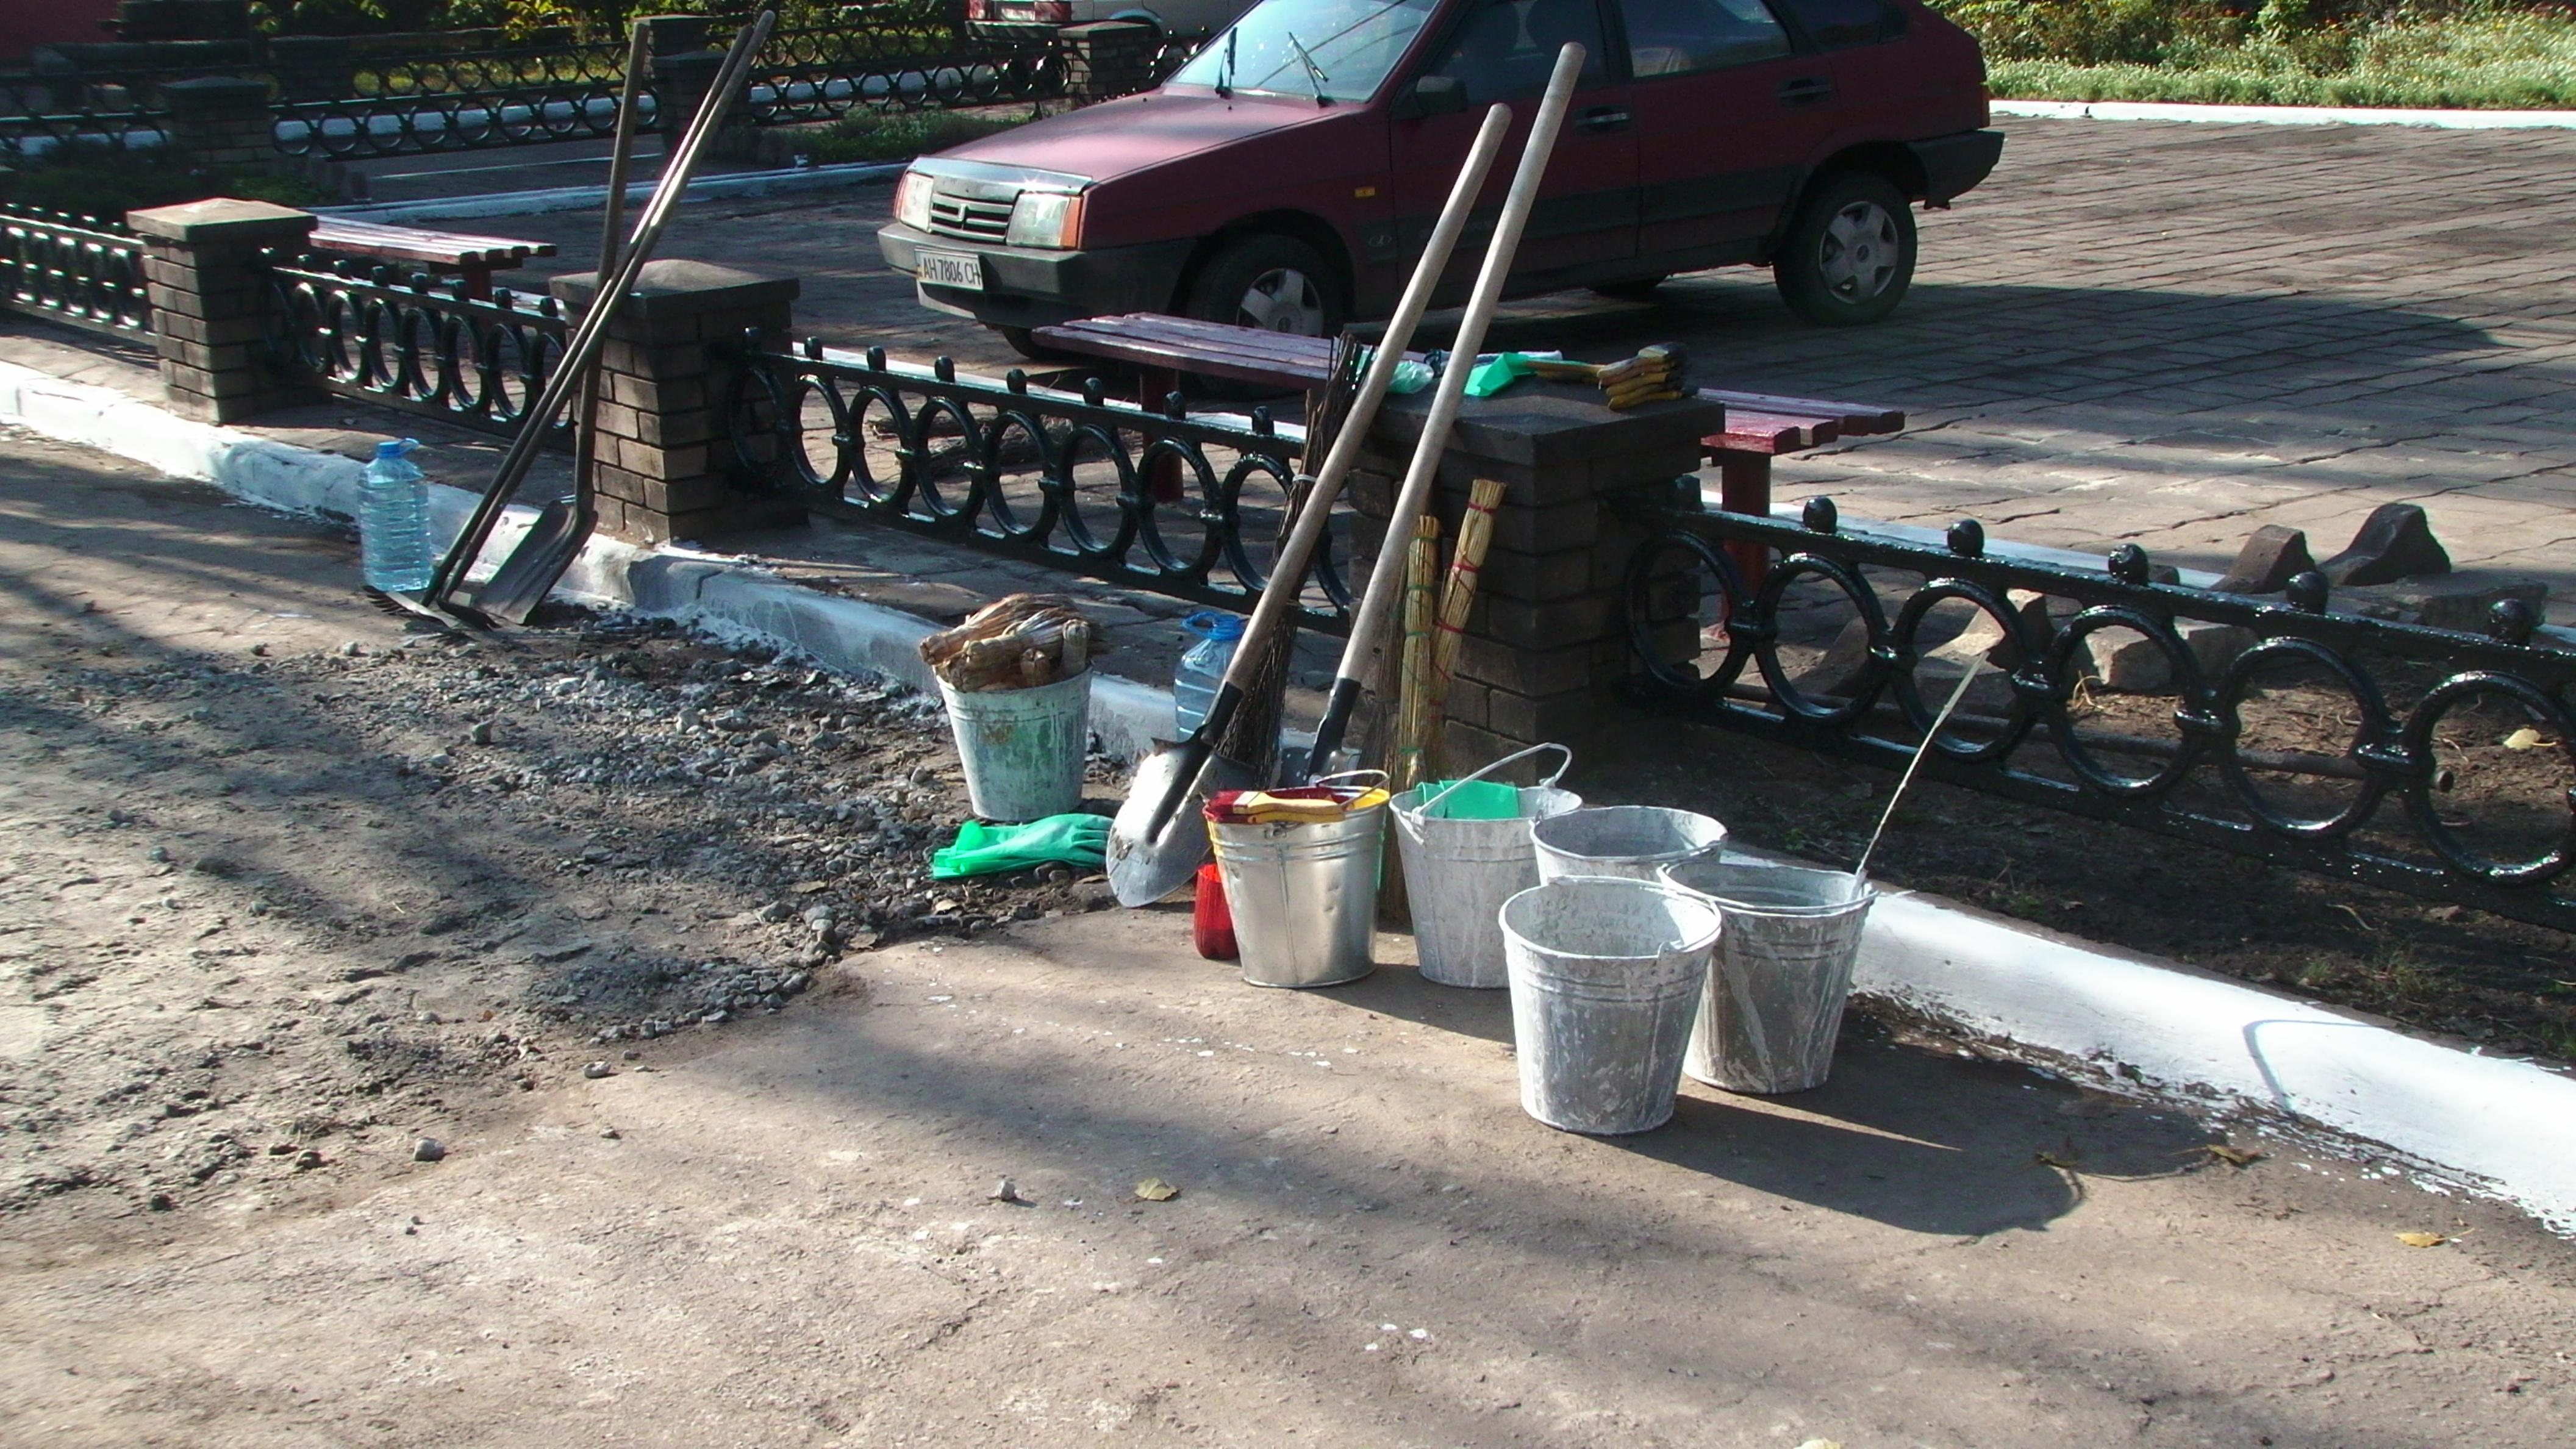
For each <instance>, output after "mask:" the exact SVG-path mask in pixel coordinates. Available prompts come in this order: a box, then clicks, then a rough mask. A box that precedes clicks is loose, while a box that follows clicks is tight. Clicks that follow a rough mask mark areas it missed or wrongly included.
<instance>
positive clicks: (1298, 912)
mask: <svg viewBox="0 0 2576 1449" xmlns="http://www.w3.org/2000/svg"><path fill="white" fill-rule="evenodd" d="M1385 837H1386V807H1385V806H1384V805H1372V806H1370V807H1369V808H1367V809H1366V810H1355V811H1353V812H1351V813H1350V814H1349V815H1346V816H1344V817H1342V819H1340V820H1338V821H1336V822H1334V823H1333V824H1330V825H1302V824H1287V823H1281V824H1272V825H1221V824H1217V823H1215V822H1213V821H1211V822H1210V823H1209V825H1208V839H1209V840H1210V842H1211V843H1212V844H1213V845H1214V847H1215V849H1216V863H1217V871H1218V873H1219V874H1220V875H1222V876H1223V877H1224V879H1225V903H1226V909H1227V910H1229V911H1231V912H1232V913H1233V915H1234V944H1235V949H1236V950H1237V951H1238V952H1240V953H1241V959H1242V962H1243V979H1244V981H1245V982H1247V983H1248V984H1250V985H1253V986H1290V987H1307V986H1339V985H1341V984H1342V983H1343V982H1345V981H1357V980H1359V979H1360V978H1361V977H1363V976H1366V975H1367V974H1369V972H1370V971H1371V970H1372V969H1374V966H1375V962H1374V960H1373V959H1372V957H1371V953H1370V947H1371V946H1372V945H1374V944H1375V937H1376V929H1377V881H1378V852H1379V851H1380V850H1381V849H1382V848H1384V844H1385Z"/></svg>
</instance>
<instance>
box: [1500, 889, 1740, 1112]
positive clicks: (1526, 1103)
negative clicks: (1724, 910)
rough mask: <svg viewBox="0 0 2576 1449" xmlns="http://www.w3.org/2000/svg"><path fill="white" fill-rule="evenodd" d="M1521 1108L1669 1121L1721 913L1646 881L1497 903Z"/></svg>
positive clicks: (1530, 893) (1527, 894) (1535, 892)
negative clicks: (1508, 980)
mask: <svg viewBox="0 0 2576 1449" xmlns="http://www.w3.org/2000/svg"><path fill="white" fill-rule="evenodd" d="M1502 927H1503V950H1504V956H1505V959H1506V960H1508V961H1509V962H1510V964H1511V981H1512V1040H1513V1042H1514V1044H1515V1045H1516V1047H1517V1049H1518V1054H1519V1057H1520V1069H1521V1110H1523V1111H1525V1112H1527V1113H1529V1114H1530V1115H1531V1116H1533V1117H1536V1118H1537V1119H1538V1120H1540V1121H1541V1122H1544V1123H1546V1124H1547V1125H1549V1126H1550V1127H1558V1128H1563V1129H1564V1130H1566V1131H1568V1132H1589V1133H1594V1134H1599V1135H1610V1134H1615V1133H1623V1132H1644V1131H1648V1130H1650V1129H1652V1128H1656V1127H1660V1126H1662V1125H1663V1124H1664V1123H1665V1122H1666V1121H1667V1120H1669V1119H1670V1118H1671V1117H1672V1115H1673V1097H1674V1094H1675V1093H1676V1092H1677V1091H1679V1090H1680V1087H1681V1080H1682V1047H1683V1043H1684V1042H1685V1040H1686V1039H1687V1038H1688V1037H1689V1035H1690V1025H1691V1018H1692V1017H1693V1016H1695V1015H1697V1014H1698V1012H1699V997H1700V989H1701V984H1702V983H1703V982H1704V981H1705V980H1706V979H1707V976H1708V958H1709V952H1710V950H1711V949H1712V948H1713V947H1714V946H1715V945H1716V944H1717V935H1718V914H1717V908H1716V907H1714V906H1712V905H1710V904H1709V903H1708V902H1706V901H1704V900H1701V899H1699V898H1697V897H1695V896H1691V895H1689V894H1686V893H1684V892H1682V891H1677V890H1673V889H1671V888H1670V887H1668V886H1663V885H1658V884H1656V883H1654V882H1651V881H1639V880H1630V879H1626V878H1608V877H1597V876H1569V877H1566V878H1564V879H1560V880H1553V881H1549V882H1548V883H1546V884H1545V885H1539V886H1533V887H1531V888H1530V889H1528V890H1525V891H1522V892H1521V893H1520V894H1519V895H1516V896H1514V897H1512V898H1511V899H1510V900H1508V901H1506V902H1504V903H1503V909H1502Z"/></svg>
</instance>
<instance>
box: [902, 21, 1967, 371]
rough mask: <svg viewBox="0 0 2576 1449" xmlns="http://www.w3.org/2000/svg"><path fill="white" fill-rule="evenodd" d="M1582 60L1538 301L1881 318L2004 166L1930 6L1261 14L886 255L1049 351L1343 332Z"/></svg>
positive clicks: (1012, 165)
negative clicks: (1762, 285)
mask: <svg viewBox="0 0 2576 1449" xmlns="http://www.w3.org/2000/svg"><path fill="white" fill-rule="evenodd" d="M1569 40H1576V41H1581V42H1582V43H1583V45H1584V46H1585V48H1586V50H1587V51H1588V52H1589V56H1590V59H1589V62H1588V64H1587V67H1586V72H1585V77H1586V78H1585V84H1584V87H1583V89H1582V91H1581V92H1580V93H1578V95H1577V96H1576V98H1575V102H1574V111H1573V114H1572V116H1571V117H1570V118H1569V119H1568V121H1567V124H1566V129H1565V131H1564V134H1563V136H1562V138H1561V139H1560V140H1559V141H1558V143H1557V148H1556V153H1555V156H1554V159H1553V161H1552V162H1551V164H1550V166H1549V168H1548V172H1547V181H1546V186H1545V189H1544V191H1543V192H1542V195H1541V198H1540V202H1539V205H1538V208H1537V210H1536V211H1535V212H1534V213H1533V215H1532V217H1531V221H1530V225H1529V229H1528V232H1527V235H1526V237H1525V239H1524V240H1523V242H1522V243H1521V249H1520V255H1519V258H1518V261H1517V264H1516V265H1515V267H1514V269H1513V273H1512V278H1511V285H1510V290H1511V292H1512V293H1513V294H1514V295H1524V296H1525V295H1529V294H1533V293H1539V292H1549V291H1557V290H1561V289H1564V288H1568V287H1591V288H1595V289H1598V290H1602V291H1607V292H1613V293H1620V294H1627V293H1632V292H1641V291H1643V290H1645V289H1648V288H1651V287H1653V286H1654V285H1655V284H1656V283H1657V282H1660V281H1661V280H1663V279H1664V278H1665V277H1667V276H1670V275H1672V274H1673V273H1676V272H1689V271H1697V270H1700V269H1703V268H1707V267H1719V266H1729V265H1753V266H1768V267H1770V268H1771V269H1772V271H1773V274H1774V276H1775V277H1776V278H1777V280H1778V284H1779V288H1780V293H1781V296H1782V297H1783V298H1785V299H1786V300H1787V302H1788V304H1789V305H1790V306H1791V307H1792V308H1794V309H1796V311H1797V312H1798V313H1799V315H1801V316H1803V317H1806V318H1807V319H1809V320H1811V321H1814V322H1820V323H1826V324H1850V323H1859V322H1871V321H1875V320H1877V319H1878V318H1880V317H1883V316H1885V315H1887V313H1888V311H1889V310H1890V309H1892V308H1893V307H1895V306H1896V304H1897V302H1898V301H1899V300H1900V299H1901V298H1903V296H1904V295H1905V289H1906V286H1907V284H1908V282H1909V281H1910V280H1911V278H1912V276H1913V273H1914V249H1915V233H1914V221H1913V214H1912V210H1911V206H1910V203H1912V202H1922V203H1924V204H1926V205H1930V206H1942V205H1946V204H1947V203H1948V202H1949V201H1950V200H1951V199H1952V198H1953V197H1956V196H1958V195H1959V194H1960V193H1961V192H1964V191H1966V190H1967V189H1968V188H1970V187H1972V186H1974V185H1976V184H1977V183H1978V182H1979V181H1982V180H1984V179H1985V177H1986V174H1987V173H1988V172H1989V171H1991V170H1992V169H1993V168H1994V164H1995V161H1996V159H1997V157H1999V156H2000V155H2001V154H2002V150H2003V137H2002V135H2001V134H2000V133H1998V132H1994V131H1988V130H1984V129H1982V128H1983V127H1984V126H1985V125H1986V122H1987V113H1986V93H1985V61H1984V57H1983V56H1982V54H1981V53H1980V52H1979V50H1978V48H1977V43H1976V41H1975V40H1974V39H1972V38H1971V37H1970V36H1969V35H1968V34H1967V33H1966V32H1964V31H1962V30H1960V29H1959V28H1958V27H1957V26H1955V25H1952V24H1951V23H1950V22H1948V21H1946V20H1944V19H1942V18H1941V17H1940V16H1939V15H1937V14H1935V13H1934V12H1933V11H1931V10H1929V9H1927V8H1925V6H1924V5H1923V4H1922V3H1921V0H1263V3H1262V4H1260V5H1258V6H1256V7H1255V8H1254V9H1253V10H1251V11H1250V12H1249V13H1247V14H1246V15H1244V17H1243V18H1242V19H1241V20H1239V21H1237V22H1236V23H1235V25H1234V26H1233V28H1231V29H1229V30H1227V31H1226V32H1225V33H1224V34H1222V35H1219V36H1218V37H1217V38H1216V39H1215V40H1214V41H1212V42H1210V43H1209V45H1208V46H1207V48H1206V49H1204V50H1202V51H1200V52H1199V53H1198V54H1197V55H1196V56H1195V57H1193V58H1192V59H1191V60H1190V62H1189V63H1188V64H1187V65H1185V66H1183V67H1182V68H1181V69H1180V71H1178V72H1177V73H1176V74H1175V75H1174V76H1173V77H1172V79H1171V80H1170V82H1168V83H1167V84H1165V85H1164V86H1163V87H1162V88H1161V89H1159V90H1156V91H1152V92H1149V93H1147V94H1144V95H1138V96H1130V97H1128V98H1126V99H1124V100H1117V101H1111V102H1108V103H1106V104H1103V105H1097V106H1091V107H1088V108H1086V109H1083V110H1079V111H1074V112H1071V113H1069V114H1066V115H1062V116H1057V117H1053V118H1051V119H1048V120H1044V121H1039V122H1036V123H1033V124H1031V125H1027V126H1022V127H1019V128H1018V129H1016V130H1012V131H1008V132H1005V133H1003V134H1001V135H998V136H993V137H989V138H987V139H985V140H981V141H976V142H973V143H971V144H969V145H965V146H961V147H959V148H957V149H956V150H953V151H949V152H946V153H944V154H941V155H938V156H926V157H923V158H922V159H921V160H919V161H917V162H915V163H913V165H912V167H911V169H910V170H909V171H908V172H906V173H905V175H904V178H903V181H902V184H901V186H900V188H899V189H898V191H897V193H896V200H895V217H896V219H895V221H894V222H893V224H891V225H889V226H887V227H885V228H884V229H882V230H881V231H879V232H878V233H877V244H878V246H879V247H880V248H881V249H882V250H883V252H884V254H885V258H886V261H887V262H888V263H889V264H890V265H892V266H894V267H895V268H897V269H898V270H901V271H903V272H906V273H909V274H910V275H911V276H912V277H914V279H915V280H916V282H917V283H918V288H919V293H920V297H921V300H922V302H923V304H924V305H926V306H930V307H933V308H936V309H938V310H940V311H942V312H951V313H956V314H958V315H960V316H966V317H972V318H975V319H977V320H979V321H981V322H984V323H986V324H987V325H990V326H993V327H997V328H1000V329H1002V331H1003V332H1004V333H1005V334H1007V335H1008V336H1009V337H1010V339H1011V341H1012V342H1013V344H1014V345H1015V346H1018V347H1020V348H1021V350H1022V351H1027V350H1029V337H1028V329H1030V328H1032V327H1038V326H1043V325H1045V324H1047V323H1051V322H1058V321H1063V320H1065V319H1067V318H1072V317H1084V316H1093V315H1098V314H1101V313H1111V312H1139V311H1159V312H1178V313H1183V314H1186V315H1189V316H1193V317H1201V318H1206V319H1209V320H1212V321H1223V322H1236V323H1242V324H1245V325H1250V326H1258V327H1266V328H1270V329H1273V330H1276V331H1283V332H1299V333H1305V334H1309V335H1328V334H1331V333H1334V332H1337V331H1338V330H1340V328H1341V326H1342V324H1343V323H1345V322H1347V321H1351V320H1353V319H1358V318H1374V317H1383V316H1384V315H1386V314H1387V313H1388V312H1390V311H1392V310H1393V309H1394V306H1395V301H1396V297H1397V295H1398V294H1399V292H1400V291H1401V290H1402V288H1403V285H1404V281H1405V278H1406V276H1407V274H1408V272H1409V271H1410V268H1411V265H1412V261H1413V258H1414V257H1415V256H1416V255H1417V254H1418V252H1419V250H1420V246H1421V242H1422V239H1423V237H1424V236H1425V235H1426V234H1428V232H1429V230H1430V228H1431V224H1432V221H1433V219H1434V218H1435V217H1436V215H1437V214H1438V212H1439V209H1440V204H1441V201H1442V199H1443V198H1444V197H1445V196H1446V195H1447V193H1448V189H1449V186H1450V183H1451V181H1452V179H1453V178H1454V177H1455V175H1456V173H1457V167H1458V163H1459V161H1460V159H1461V158H1462V157H1463V156H1464V155H1465V153H1466V149H1467V144H1468V141H1469V139H1470V138H1471V137H1472V136H1473V134H1474V132H1475V130H1476V127H1477V125H1478V123H1479V120H1480V119H1481V117H1482V114H1483V112H1484V110H1485V108H1486V106H1487V105H1489V104H1490V103H1491V102H1494V101H1497V100H1505V101H1520V102H1527V101H1528V100H1529V99H1530V98H1534V97H1535V96H1536V95H1537V94H1538V93H1539V91H1540V90H1541V89H1542V88H1543V86H1544V84H1545V82H1546V79H1547V75H1548V71H1549V68H1550V67H1551V66H1552V65H1553V64H1554V62H1555V58H1556V53H1557V50H1558V48H1559V47H1560V46H1561V45H1563V43H1564V42H1566V41H1569ZM1533 109H1534V107H1532V106H1530V105H1528V104H1525V103H1524V104H1521V105H1518V106H1516V107H1515V110H1516V111H1517V112H1518V115H1517V117H1516V119H1517V121H1518V131H1517V132H1516V133H1515V136H1514V137H1513V139H1512V140H1511V141H1510V142H1509V143H1508V146H1507V149H1506V152H1505V155H1506V156H1507V157H1508V156H1509V155H1511V154H1514V153H1516V152H1517V150H1518V148H1519V144H1520V142H1519V139H1518V136H1519V134H1521V133H1525V132H1526V130H1527V127H1528V124H1529V115H1530V112H1531V111H1532V110H1533ZM1510 171H1511V166H1510V164H1509V163H1508V161H1506V162H1505V164H1503V165H1501V166H1498V167H1496V168H1495V175H1494V177H1493V179H1492V181H1491V183H1490V189H1489V190H1488V193H1487V196H1486V201H1487V203H1488V204H1489V205H1499V204H1500V200H1501V195H1502V190H1503V187H1504V185H1505V183H1506V181H1507V179H1508V176H1509V173H1510ZM1480 251H1481V248H1480V247H1479V246H1477V245H1475V244H1474V236H1473V234H1472V233H1471V235H1470V237H1469V240H1468V244H1466V245H1462V246H1461V247H1460V248H1459V252H1460V259H1459V261H1458V263H1457V264H1456V266H1455V268H1454V269H1453V272H1452V274H1451V276H1450V278H1449V283H1450V286H1451V287H1452V288H1453V289H1454V291H1455V292H1456V293H1457V294H1458V295H1460V296H1463V295H1464V292H1465V289H1466V286H1467V284H1468V282H1469V281H1470V280H1471V279H1472V277H1473V275H1474V269H1475V265H1476V259H1477V255H1478V254H1479V253H1480Z"/></svg>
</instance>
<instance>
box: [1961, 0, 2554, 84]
mask: <svg viewBox="0 0 2576 1449" xmlns="http://www.w3.org/2000/svg"><path fill="white" fill-rule="evenodd" d="M1944 8H1945V9H1947V10H1949V11H1950V12H1951V14H1952V17H1953V18H1954V19H1957V20H1959V21H1960V22H1961V23H1962V24H1965V25H1967V26H1968V27H1969V28H1970V29H1972V30H1974V31H1976V32H1977V33H1978V35H1979V37H1980V38H1981V39H1982V40H1984V41H1985V43H1986V47H1987V58H1988V66H1989V72H1990V74H1989V81H1988V83H1989V86H1990V88H1991V89H1992V91H1993V93H1994V94H1995V95H1997V96H2004V97H2015V98H2021V99H2030V100H2066V101H2179V102H2201V103H2209V104H2225V105H2300V106H2400V107H2430V108H2440V109H2462V110H2557V109H2566V108H2571V107H2576V14H2571V13H2570V12H2569V11H2567V10H2565V9H2560V8H2556V7H2551V8H2546V9H2528V8H2520V7H2515V6H2507V5H2503V4H2499V3H2493V0H2474V3H2467V4H2463V5H2455V6H2452V7H2449V8H2448V10H2447V12H2446V13H2435V12H2433V11H2430V10H2426V9H2418V10H2416V11H2413V12H2411V13H2400V14H2398V15H2397V16H2396V17H2395V18H2390V19H2381V18H2374V17H2372V16H2370V15H2368V14H2366V13H2365V14H2355V15H2352V16H2347V17H2344V18H2340V19H2328V20H2323V21H2306V20H2302V19H2298V18H2297V17H2291V18H2288V19H2284V18H2283V17H2282V16H2280V15H2278V14H2276V13H2275V12H2274V10H2273V8H2272V7H2269V6H2267V7H2266V8H2265V10H2264V11H2262V12H2260V13H2257V14H2255V15H2251V16H2248V15H2240V14H2235V13H2231V12H2223V11H2216V10H2211V9H2202V8H2195V7H2193V6H2190V5H2187V4H2186V5H2180V6H2166V5H2161V4H2159V5H2156V6H2153V7H2145V6H2142V5H2141V4H2140V3H2139V0H1957V3H1954V4H1950V5H1946V6H1945V7H1944Z"/></svg>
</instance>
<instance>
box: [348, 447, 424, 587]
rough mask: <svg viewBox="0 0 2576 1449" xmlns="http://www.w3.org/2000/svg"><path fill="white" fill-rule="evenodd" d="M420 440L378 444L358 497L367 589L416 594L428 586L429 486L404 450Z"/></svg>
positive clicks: (362, 569) (360, 558) (361, 564)
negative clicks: (405, 455)
mask: <svg viewBox="0 0 2576 1449" xmlns="http://www.w3.org/2000/svg"><path fill="white" fill-rule="evenodd" d="M419 446H420V440H419V439H417V438H404V439H403V440H401V441H400V442H393V443H378V444H376V459H375V461H374V462H372V463H369V464H368V465H367V481H366V486H365V488H364V490H363V491H362V492H361V493H360V494H359V497H358V566H359V571H360V572H361V573H363V574H364V575H365V576H366V580H367V587H369V588H371V589H382V590H383V591H385V592H386V593H389V594H390V593H394V592H397V591H399V592H402V593H413V592H416V591H418V590H421V589H425V588H428V587H429V485H428V484H427V483H424V482H422V481H421V472H420V470H419V469H418V468H415V467H413V466H412V465H411V462H410V460H408V459H406V458H404V457H403V454H405V453H408V452H410V451H411V450H412V449H414V448H417V447H419Z"/></svg>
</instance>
